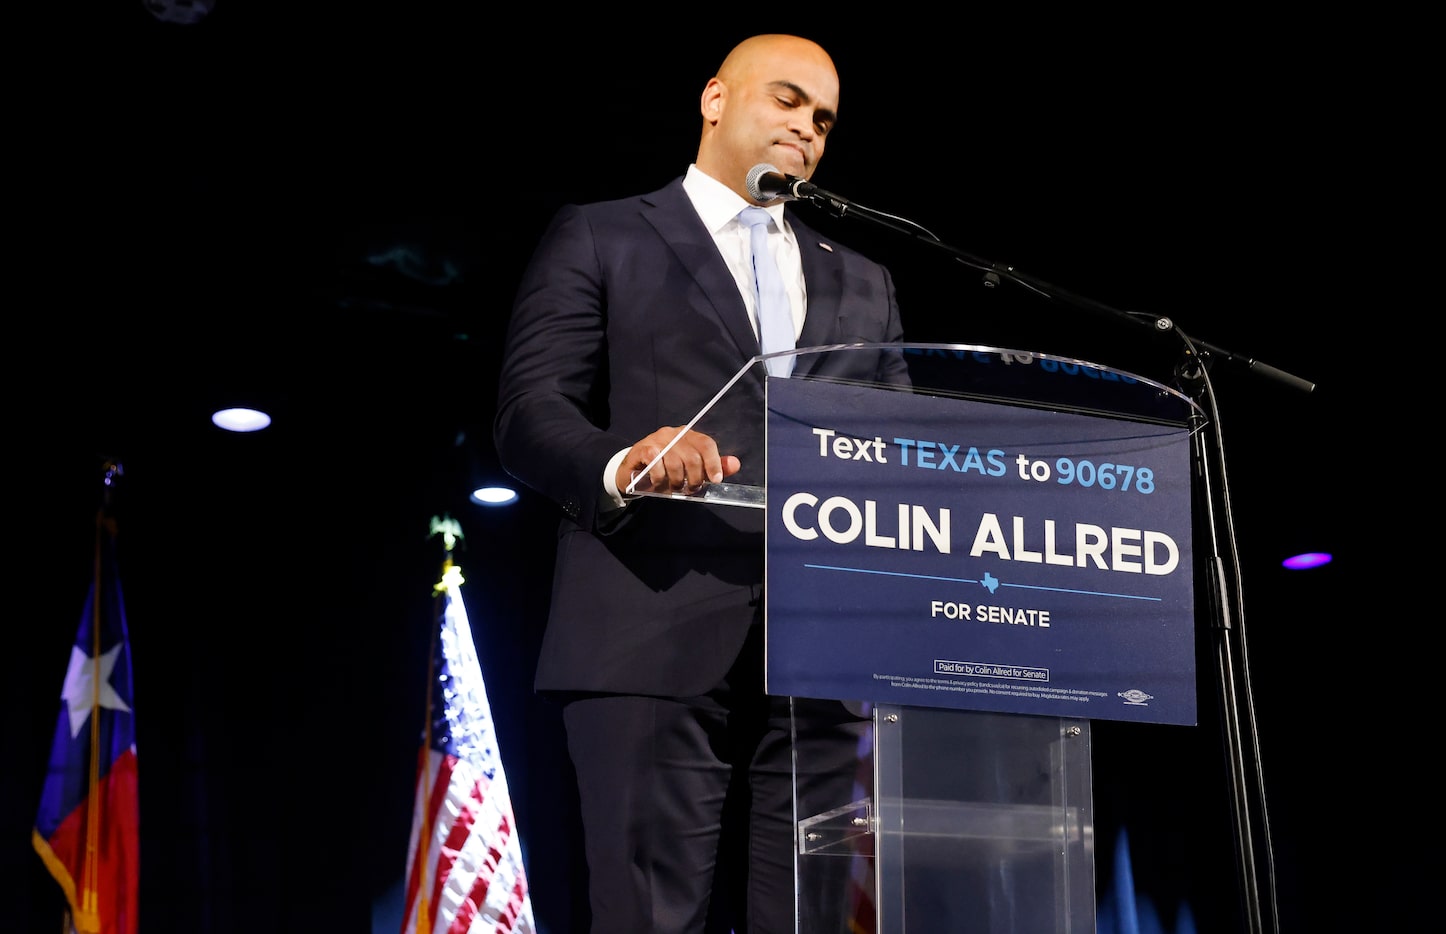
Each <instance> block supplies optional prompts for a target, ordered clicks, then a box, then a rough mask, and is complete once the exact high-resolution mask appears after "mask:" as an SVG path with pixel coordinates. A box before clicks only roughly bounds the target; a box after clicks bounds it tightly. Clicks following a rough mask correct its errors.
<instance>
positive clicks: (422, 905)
mask: <svg viewBox="0 0 1446 934" xmlns="http://www.w3.org/2000/svg"><path fill="white" fill-rule="evenodd" d="M438 534H440V535H441V536H442V548H443V556H442V575H441V577H439V578H438V579H437V583H435V584H433V585H432V597H433V601H434V602H435V603H436V604H437V605H438V611H437V612H436V613H434V614H433V617H434V619H436V618H440V615H441V604H442V601H443V600H444V599H446V595H447V586H448V584H449V582H450V581H451V578H452V577H453V576H460V572H459V571H457V570H456V567H455V565H453V563H452V549H454V548H455V547H456V546H457V540H458V539H460V538H461V537H462V526H461V524H460V523H458V522H457V520H455V519H453V518H451V517H450V516H445V515H444V516H443V517H442V518H441V519H438V518H437V517H436V516H433V517H432V526H431V531H430V532H428V533H427V537H428V538H432V537H433V536H435V535H438ZM440 638H441V630H440V629H439V628H438V627H437V626H435V625H434V626H433V627H432V642H431V651H429V652H428V653H427V682H426V690H427V700H426V703H425V705H424V709H425V710H426V717H425V719H424V721H423V724H422V748H423V749H424V750H425V749H430V748H431V746H432V716H433V711H432V682H433V681H434V680H436V677H437V669H436V660H437V640H438V639H440ZM422 770H423V771H422V775H423V778H424V781H423V782H422V785H421V787H422V788H431V787H432V782H433V781H434V779H435V776H434V775H433V774H432V759H431V757H430V756H428V755H425V754H423V756H422ZM430 846H431V834H430V833H426V832H423V833H421V834H420V835H419V836H418V838H417V865H419V866H428V865H430V864H431V859H430V853H429V850H430ZM417 930H418V931H431V930H432V904H431V898H430V896H429V894H428V887H427V886H422V888H421V891H419V892H418V893H417Z"/></svg>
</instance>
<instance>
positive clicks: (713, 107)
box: [698, 78, 728, 123]
mask: <svg viewBox="0 0 1446 934" xmlns="http://www.w3.org/2000/svg"><path fill="white" fill-rule="evenodd" d="M727 97H728V88H727V87H726V86H725V85H724V84H723V82H722V81H720V80H718V79H717V78H710V79H708V83H707V85H705V86H704V88H703V97H702V100H701V101H699V107H698V109H699V110H701V111H702V113H703V119H704V120H707V121H708V122H709V123H717V122H718V118H719V117H721V116H722V115H723V102H724V99H725V98H727Z"/></svg>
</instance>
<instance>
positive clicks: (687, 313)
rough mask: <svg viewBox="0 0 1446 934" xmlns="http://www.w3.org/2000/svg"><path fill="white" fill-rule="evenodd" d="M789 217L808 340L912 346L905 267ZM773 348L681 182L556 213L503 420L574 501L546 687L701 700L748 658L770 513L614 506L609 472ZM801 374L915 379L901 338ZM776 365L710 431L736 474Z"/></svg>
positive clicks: (508, 457) (510, 372)
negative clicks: (902, 298)
mask: <svg viewBox="0 0 1446 934" xmlns="http://www.w3.org/2000/svg"><path fill="white" fill-rule="evenodd" d="M790 212H791V208H790ZM789 221H790V224H791V226H792V227H793V230H794V232H795V234H796V236H797V239H798V243H799V248H800V250H801V251H802V266H803V274H804V279H805V282H806V285H807V295H808V310H807V315H806V318H805V321H804V325H803V330H802V334H801V335H800V338H799V341H798V346H799V347H814V346H824V345H831V344H844V343H858V342H886V341H900V340H902V338H903V331H902V325H901V323H900V318H899V311H898V307H897V303H896V300H895V294H894V285H893V280H892V278H891V277H890V275H889V273H888V271H887V269H885V268H884V267H883V266H881V265H879V264H877V263H875V262H873V261H871V260H869V259H867V258H866V257H864V256H863V255H861V254H859V253H857V252H855V251H853V250H850V249H849V248H847V247H845V246H843V245H841V244H839V243H835V242H832V241H830V240H829V239H828V238H825V237H823V236H821V235H820V234H818V233H817V232H816V231H814V230H812V229H810V228H809V227H808V226H807V225H806V224H804V223H803V222H801V221H800V220H799V219H798V218H797V217H796V216H794V215H793V214H792V213H790V214H789ZM758 353H759V347H758V340H757V338H755V337H754V334H753V329H752V326H751V324H750V322H749V317H748V311H747V308H746V306H745V305H744V302H743V298H742V297H741V296H740V295H739V293H738V286H737V284H736V280H735V279H734V278H733V276H732V274H731V273H730V271H729V269H728V267H727V264H726V263H725V262H724V260H723V257H722V256H721V255H720V254H719V251H718V247H717V246H716V245H715V243H714V241H713V238H712V236H711V235H710V234H709V232H708V230H707V229H706V228H705V226H704V224H703V222H702V220H701V219H700V218H699V217H698V214H697V212H696V211H695V210H694V208H693V205H692V202H691V201H689V199H688V196H687V194H686V193H685V192H684V190H683V185H682V179H681V178H678V179H676V180H674V181H673V182H672V183H670V184H669V185H667V186H666V187H664V188H662V189H659V190H658V191H655V192H652V193H651V194H646V195H642V196H638V197H632V198H624V199H620V200H616V201H608V202H600V203H594V204H589V205H582V206H577V205H571V206H568V207H565V208H563V209H562V210H561V211H559V212H558V214H557V215H556V216H555V217H554V218H553V220H552V222H551V224H550V225H549V226H548V228H547V230H546V232H545V233H544V234H543V236H542V238H541V240H540V242H539V245H538V247H537V249H536V252H535V253H534V256H533V258H532V261H531V263H530V264H529V266H528V268H527V270H526V272H525V273H524V275H523V278H522V280H521V283H520V286H519V289H518V293H517V299H516V303H515V305H514V308H513V317H512V322H511V324H510V326H509V329H508V336H507V348H506V354H505V357H504V361H505V362H504V364H503V370H502V373H501V377H500V382H499V390H500V391H499V395H498V411H497V415H496V420H495V424H494V440H495V443H496V447H497V451H498V455H499V457H500V458H501V461H502V464H503V466H504V467H505V468H506V469H507V471H508V472H509V473H511V474H512V475H513V476H515V477H516V478H517V479H519V480H521V481H522V482H523V483H525V484H527V485H528V486H529V487H531V488H533V489H534V490H536V491H539V492H540V493H542V494H544V495H546V496H547V497H549V498H550V499H552V500H553V501H554V502H556V503H557V505H558V506H559V507H560V508H561V510H562V513H563V519H562V522H561V523H560V526H559V529H558V542H557V554H556V564H555V567H554V581H553V589H552V595H551V607H550V612H549V618H548V623H547V630H546V633H545V635H544V637H543V645H542V650H541V656H540V659H539V663H538V668H537V674H536V681H535V686H536V688H537V689H538V690H542V691H554V690H555V691H604V692H622V693H640V694H654V695H662V696H687V695H697V694H702V693H704V692H706V691H707V690H709V689H710V688H712V687H713V686H715V685H716V684H717V683H718V681H719V680H720V679H721V678H722V677H723V676H724V675H725V673H726V672H727V671H728V669H729V667H730V666H731V665H732V663H733V661H734V660H735V658H736V657H737V655H738V652H739V650H740V648H741V647H742V645H743V641H744V638H745V636H746V635H747V633H748V629H749V627H750V626H751V625H753V624H754V623H756V622H757V621H759V620H761V618H762V617H761V611H760V600H761V598H762V596H763V594H762V586H763V570H764V542H763V524H764V518H765V515H764V511H763V510H760V509H752V508H745V507H740V506H724V505H710V504H703V503H688V502H678V501H674V500H668V499H658V498H643V499H639V500H634V501H632V502H631V503H629V504H628V506H627V507H626V508H625V509H624V510H623V511H622V512H621V513H613V512H610V511H609V507H610V506H611V501H610V500H609V499H608V498H607V495H606V493H605V492H604V490H603V486H602V477H603V472H604V470H605V468H606V465H607V463H608V460H609V459H610V458H611V457H612V456H613V455H614V454H615V453H617V452H618V451H619V450H622V449H624V448H627V447H629V446H631V445H632V444H633V443H635V442H636V441H638V440H639V439H641V438H643V437H644V436H646V435H648V434H649V433H651V432H652V431H654V430H656V429H658V428H660V427H662V426H665V425H672V426H682V425H685V424H687V423H688V421H689V420H690V419H692V418H693V417H694V416H695V415H696V414H697V413H698V412H699V411H701V410H702V409H703V408H704V407H705V406H706V405H708V403H709V401H710V400H712V399H713V398H714V396H715V395H716V394H717V393H718V391H719V390H720V388H722V387H723V386H724V385H725V384H726V383H727V382H728V380H729V379H731V378H732V377H733V376H734V375H735V374H736V373H737V372H738V371H739V369H740V368H742V367H743V366H744V365H745V364H746V363H747V361H748V360H749V358H751V357H753V356H755V355H757V354H758ZM795 374H796V375H826V376H829V377H837V378H845V379H858V380H869V381H879V382H887V383H894V384H899V383H905V382H907V374H906V372H905V367H904V362H903V358H902V357H901V356H899V355H898V354H896V353H885V352H877V353H853V352H850V353H848V354H839V355H822V354H820V355H801V356H800V357H799V359H798V362H797V366H796V369H795ZM765 378H766V377H765V374H764V371H763V368H762V366H758V365H755V366H754V367H753V368H752V369H751V370H750V371H749V372H748V373H747V374H745V376H744V377H743V378H742V379H740V380H739V381H738V383H737V384H735V385H734V386H733V388H732V389H731V390H730V391H729V392H728V393H726V394H725V395H724V397H723V398H722V399H721V400H719V401H718V402H717V403H716V404H715V405H714V406H713V407H712V408H711V409H709V412H708V415H707V416H706V418H705V419H704V420H702V421H700V422H699V423H698V424H697V426H696V428H697V430H699V431H703V432H705V433H708V434H711V435H713V436H714V437H715V438H716V439H717V440H718V441H719V447H720V449H721V452H722V453H723V454H736V455H737V456H738V457H739V458H740V459H741V461H742V464H743V467H742V471H741V472H740V473H739V474H738V475H736V476H734V477H732V478H729V479H730V480H731V481H735V482H741V483H755V484H762V483H763V477H762V473H761V471H762V468H763V460H764V450H763V443H764V442H763V435H764V421H765V417H766V412H765V408H764V381H765Z"/></svg>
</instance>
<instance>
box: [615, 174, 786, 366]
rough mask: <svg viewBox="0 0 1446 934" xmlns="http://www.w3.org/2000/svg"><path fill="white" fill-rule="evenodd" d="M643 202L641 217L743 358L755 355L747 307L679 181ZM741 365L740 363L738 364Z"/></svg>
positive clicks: (755, 340) (754, 340)
mask: <svg viewBox="0 0 1446 934" xmlns="http://www.w3.org/2000/svg"><path fill="white" fill-rule="evenodd" d="M643 200H644V207H643V217H644V219H645V220H646V221H647V222H648V223H649V224H651V225H652V226H653V228H654V229H655V230H656V231H657V232H658V236H660V237H661V238H662V240H663V242H664V243H665V244H666V245H667V247H668V249H670V250H672V252H673V255H674V256H676V257H677V258H678V262H679V263H681V264H682V266H683V268H684V269H686V270H687V271H688V274H689V275H691V276H692V277H693V281H695V282H697V283H698V288H699V289H700V290H701V291H702V293H703V295H704V296H705V297H706V298H707V300H708V302H709V303H710V304H711V306H712V309H713V311H714V313H715V314H717V315H718V319H719V320H720V321H721V322H722V323H723V327H724V329H726V330H727V332H728V334H729V336H730V337H732V338H733V342H734V343H735V344H737V345H738V351H739V353H740V354H742V359H743V360H746V359H748V358H749V357H752V356H755V355H756V354H757V353H758V338H757V337H755V336H754V334H753V324H752V322H750V321H749V320H748V306H746V305H744V304H743V296H741V295H739V294H738V284H737V283H736V282H735V281H734V280H733V274H732V273H731V272H729V270H728V264H727V263H725V262H724V261H723V257H722V256H720V255H719V253H718V245H717V244H716V243H714V242H713V237H712V235H711V234H709V233H708V229H707V228H706V227H704V226H703V221H702V220H700V219H699V217H698V212H697V211H695V210H694V209H693V202H692V201H689V200H688V195H687V193H686V192H685V191H683V183H682V180H681V179H679V180H678V181H675V182H673V183H672V184H670V185H668V186H667V187H666V188H662V189H660V190H658V191H656V192H654V193H653V194H651V195H648V196H647V197H646V198H644V199H643ZM739 363H740V365H741V363H742V360H740V361H739Z"/></svg>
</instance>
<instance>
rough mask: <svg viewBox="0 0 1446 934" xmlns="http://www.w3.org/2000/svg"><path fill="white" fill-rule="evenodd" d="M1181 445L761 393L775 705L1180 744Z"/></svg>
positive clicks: (870, 395)
mask: <svg viewBox="0 0 1446 934" xmlns="http://www.w3.org/2000/svg"><path fill="white" fill-rule="evenodd" d="M1189 438H1190V436H1189V429H1188V428H1187V427H1185V426H1182V425H1176V424H1158V423H1152V422H1141V421H1135V420H1129V419H1122V418H1111V417H1103V416H1099V415H1088V414H1078V413H1074V412H1060V411H1053V410H1046V409H1041V408H1034V407H1026V406H1017V405H1010V404H1004V403H995V402H982V401H975V400H971V399H960V398H951V397H945V396H933V395H924V394H914V393H909V392H896V391H889V390H884V389H876V388H869V387H862V386H852V385H839V384H834V383H828V382H822V381H817V380H805V379H771V380H769V391H768V481H767V509H768V530H767V557H768V568H767V588H766V594H767V602H766V608H767V646H768V660H767V682H768V690H769V692H770V693H773V694H780V695H793V696H800V697H823V698H837V699H840V700H867V701H872V702H875V703H887V704H900V705H905V706H917V707H949V708H962V709H969V710H988V711H998V712H1007V713H1021V714H1037V715H1046V716H1061V717H1075V718H1088V719H1108V720H1133V721H1141V722H1150V723H1175V724H1190V725H1193V724H1195V723H1196V702H1195V697H1196V692H1195V636H1194V590H1193V586H1192V574H1193V566H1192V553H1191V547H1190V544H1191V541H1190V536H1191V524H1190V508H1191V492H1190V490H1191V470H1190V440H1189Z"/></svg>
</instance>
